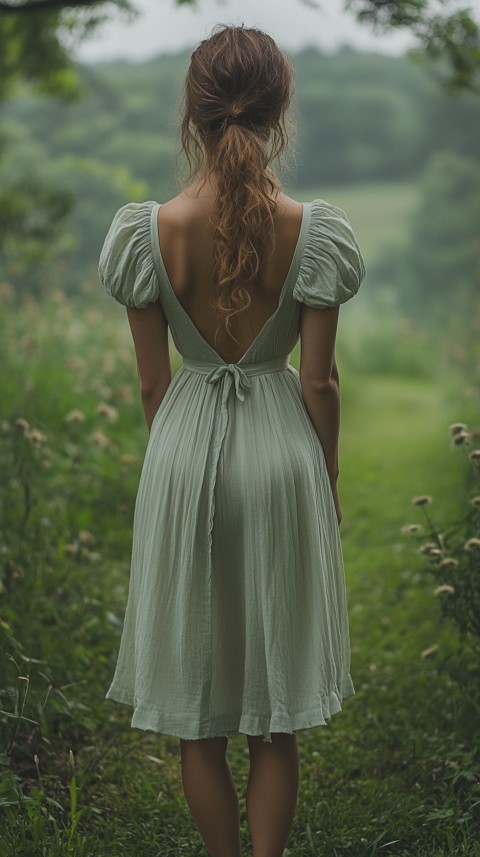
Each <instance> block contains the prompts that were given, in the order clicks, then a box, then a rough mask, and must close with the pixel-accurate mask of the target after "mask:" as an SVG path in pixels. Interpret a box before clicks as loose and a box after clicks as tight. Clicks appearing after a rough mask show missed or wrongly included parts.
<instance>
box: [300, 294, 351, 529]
mask: <svg viewBox="0 0 480 857" xmlns="http://www.w3.org/2000/svg"><path fill="white" fill-rule="evenodd" d="M338 315H339V307H338V306H336V307H327V308H324V309H313V308H312V307H307V306H302V314H301V320H300V341H301V352H300V372H299V375H300V384H301V388H302V396H303V400H304V402H305V407H306V410H307V413H308V415H309V417H310V419H311V421H312V424H313V427H314V429H315V431H316V433H317V435H318V437H319V439H320V443H321V445H322V449H323V453H324V456H325V463H326V467H327V473H328V477H329V480H330V485H331V489H332V493H333V495H334V500H335V506H336V509H337V518H338V523H340V520H341V514H340V508H339V504H338V495H337V479H338V474H339V465H338V438H339V431H340V384H339V375H338V368H337V364H336V362H335V339H336V334H337V324H338Z"/></svg>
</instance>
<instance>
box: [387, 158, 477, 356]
mask: <svg viewBox="0 0 480 857" xmlns="http://www.w3.org/2000/svg"><path fill="white" fill-rule="evenodd" d="M418 190H419V198H418V202H417V205H416V207H415V210H414V211H413V212H412V214H411V216H410V219H409V225H408V235H407V236H406V238H405V240H404V241H403V242H401V243H397V244H396V246H395V247H393V246H392V245H391V244H388V243H387V244H386V245H385V247H384V250H383V253H382V256H381V258H380V259H379V260H377V261H376V262H375V264H374V266H373V267H374V269H375V270H374V279H375V284H376V285H377V284H378V285H380V284H382V283H388V284H390V285H393V287H394V291H395V294H396V297H397V306H398V308H399V309H400V310H401V311H402V312H403V313H405V314H406V315H408V316H409V317H410V318H412V319H414V320H415V319H416V320H418V319H421V321H422V323H423V324H426V325H430V326H433V325H436V326H437V328H438V329H443V331H444V333H445V335H447V333H448V331H450V333H452V332H453V331H455V333H457V334H459V333H460V332H461V335H462V338H463V344H464V347H465V349H466V352H467V354H470V353H471V352H472V351H473V349H474V347H475V343H476V342H477V341H478V333H479V330H480V299H479V296H480V240H479V239H480V232H479V224H480V168H479V164H478V161H476V160H474V159H473V158H470V157H466V156H461V155H457V154H453V153H450V152H438V153H437V154H436V155H434V156H433V157H432V159H431V161H430V163H429V164H428V165H427V167H426V169H425V171H424V173H423V175H422V177H421V179H420V181H419V183H418Z"/></svg>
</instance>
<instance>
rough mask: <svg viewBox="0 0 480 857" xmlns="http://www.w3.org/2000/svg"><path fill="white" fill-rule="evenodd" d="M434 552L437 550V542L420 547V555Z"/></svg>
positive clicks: (426, 543)
mask: <svg viewBox="0 0 480 857" xmlns="http://www.w3.org/2000/svg"><path fill="white" fill-rule="evenodd" d="M433 550H437V546H436V544H435V542H425V544H423V545H420V547H419V549H418V553H431V552H432V551H433Z"/></svg>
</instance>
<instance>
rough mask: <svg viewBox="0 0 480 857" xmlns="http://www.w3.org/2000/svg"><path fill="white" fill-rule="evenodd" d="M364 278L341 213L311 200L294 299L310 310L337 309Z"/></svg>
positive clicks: (326, 204) (359, 260)
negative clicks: (307, 227) (309, 216)
mask: <svg viewBox="0 0 480 857" xmlns="http://www.w3.org/2000/svg"><path fill="white" fill-rule="evenodd" d="M364 277H365V264H364V261H363V258H362V254H361V252H360V248H359V246H358V244H357V241H356V238H355V235H354V233H353V229H352V227H351V225H350V223H349V221H348V219H347V216H346V214H345V212H344V211H342V209H341V208H337V207H336V206H334V205H331V204H330V203H329V202H327V201H326V200H324V199H314V200H313V201H312V203H311V219H310V225H309V230H308V235H307V239H306V242H305V246H304V250H303V254H302V259H301V263H300V267H299V272H298V277H297V281H296V283H295V286H294V289H293V297H294V299H295V300H297V301H299V302H300V303H304V304H306V305H307V306H310V307H313V308H314V309H323V308H325V307H333V306H338V305H339V304H342V303H345V301H348V300H350V298H353V296H354V295H355V294H356V293H357V292H358V289H359V288H360V283H361V282H362V280H363V278H364Z"/></svg>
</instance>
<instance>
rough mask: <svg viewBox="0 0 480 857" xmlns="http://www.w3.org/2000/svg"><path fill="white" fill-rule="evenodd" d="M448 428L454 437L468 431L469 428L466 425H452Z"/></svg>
mask: <svg viewBox="0 0 480 857" xmlns="http://www.w3.org/2000/svg"><path fill="white" fill-rule="evenodd" d="M448 428H449V429H450V431H451V433H452V434H454V435H455V434H458V433H459V432H461V431H467V430H468V426H466V425H465V423H452V425H450V426H449V427H448Z"/></svg>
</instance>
